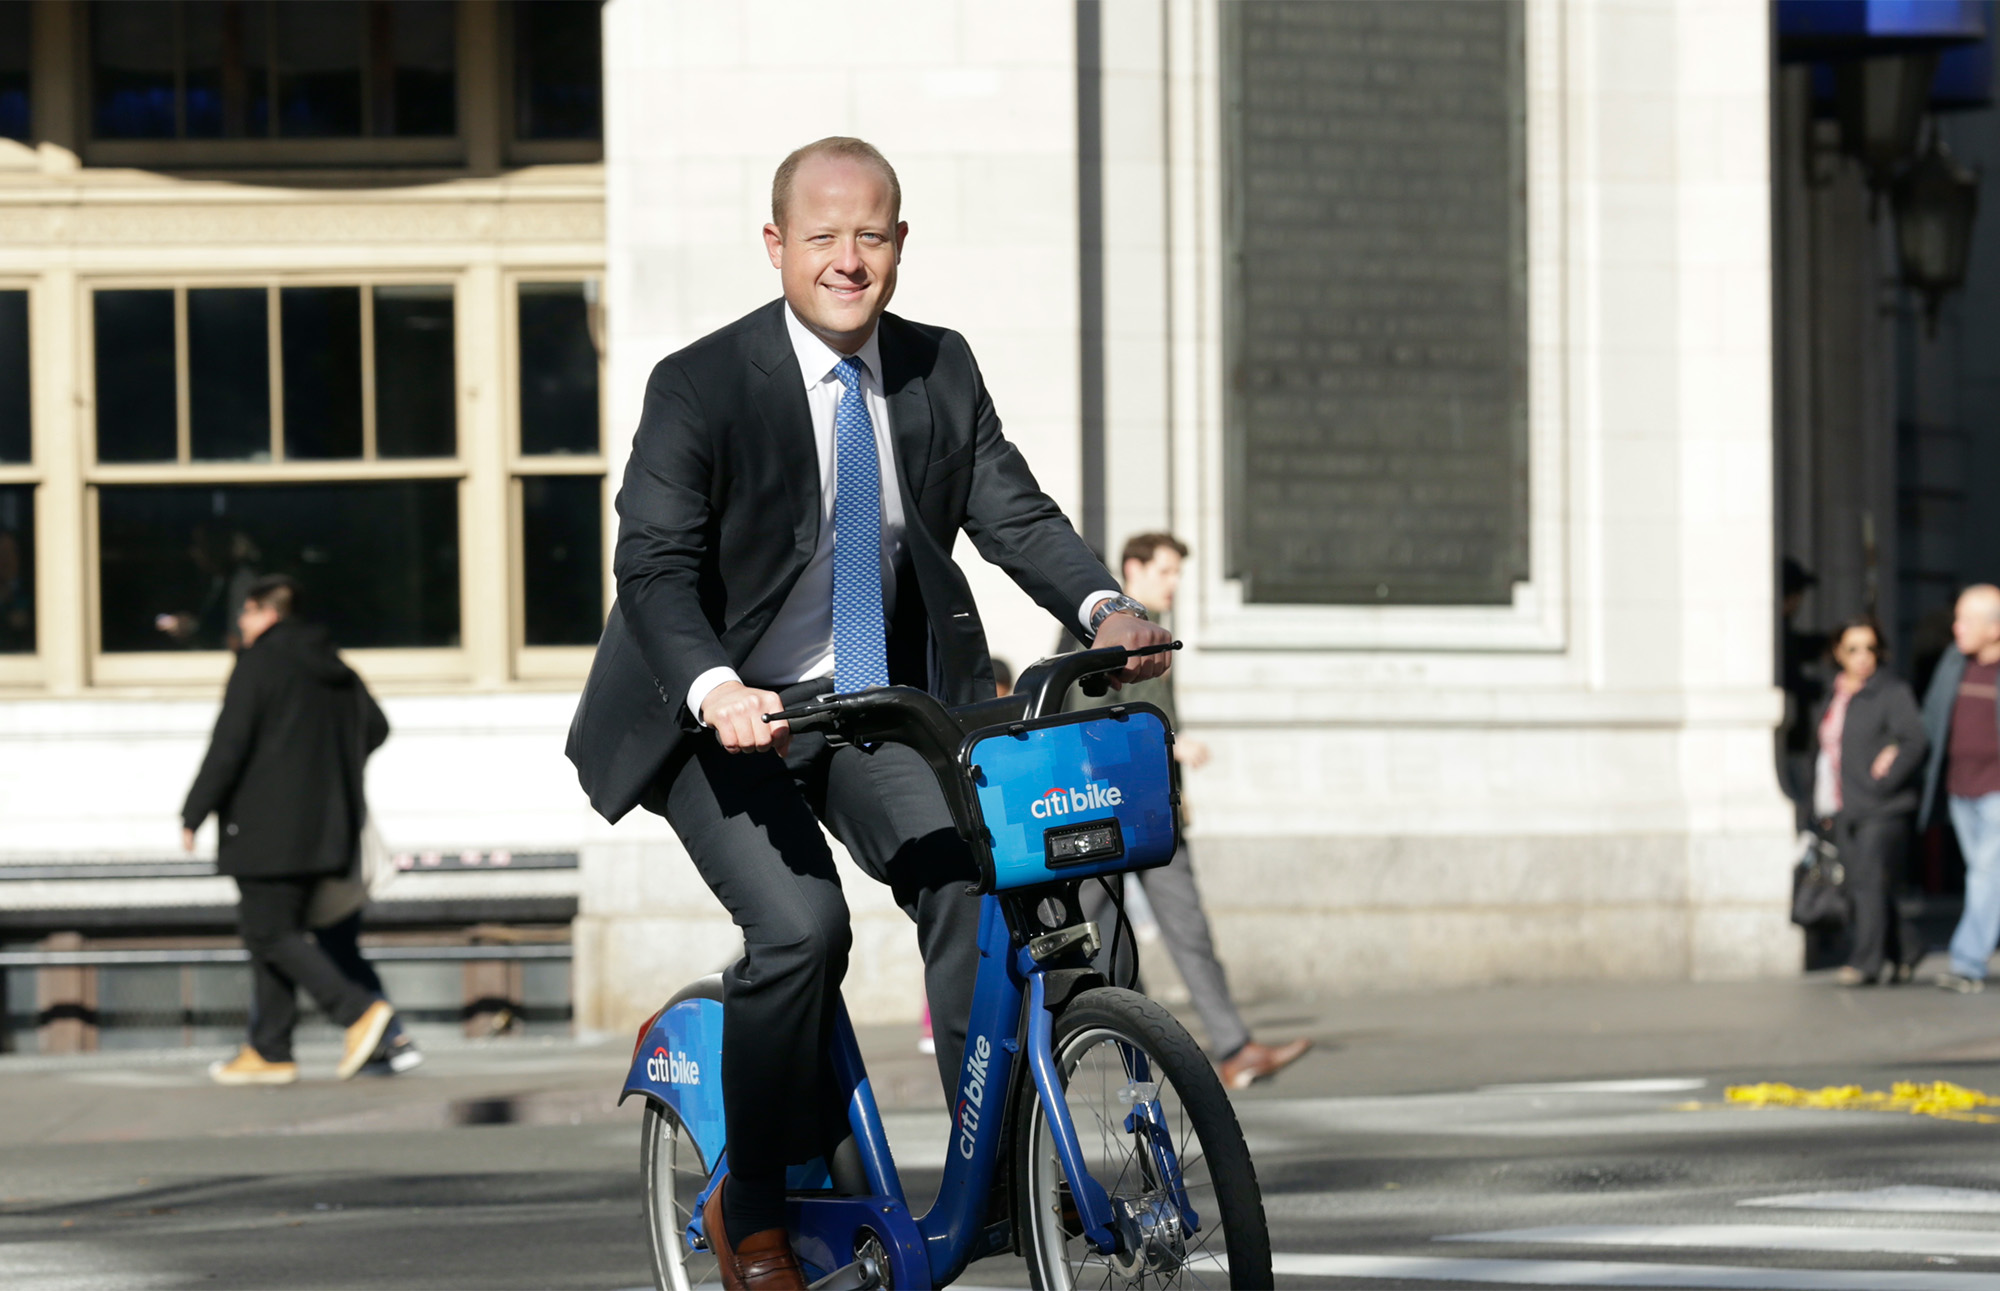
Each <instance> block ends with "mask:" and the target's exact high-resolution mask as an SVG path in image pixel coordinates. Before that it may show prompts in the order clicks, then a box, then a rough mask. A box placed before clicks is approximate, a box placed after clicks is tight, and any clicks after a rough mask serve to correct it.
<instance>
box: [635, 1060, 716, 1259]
mask: <svg viewBox="0 0 2000 1291" xmlns="http://www.w3.org/2000/svg"><path fill="white" fill-rule="evenodd" d="M639 1176H640V1180H641V1184H642V1187H641V1193H642V1195H643V1197H644V1205H645V1214H646V1237H647V1245H648V1246H649V1247H650V1248H651V1251H652V1256H653V1285H654V1286H655V1287H657V1288H658V1291H693V1288H695V1287H699V1286H702V1285H703V1284H713V1283H716V1282H719V1281H720V1280H721V1272H720V1270H719V1269H718V1267H717V1265H716V1260H715V1257H714V1256H713V1255H711V1254H709V1253H708V1252H707V1251H705V1250H702V1251H690V1250H689V1249H688V1246H687V1242H686V1240H685V1239H684V1237H683V1236H682V1234H683V1232H684V1231H685V1229H686V1227H687V1224H688V1222H689V1220H690V1219H691V1218H692V1217H693V1206H694V1197H695V1194H696V1193H698V1192H700V1191H701V1189H702V1187H703V1186H704V1185H705V1184H706V1182H707V1175H706V1171H705V1170H704V1168H703V1166H702V1163H701V1155H700V1151H699V1149H698V1148H697V1147H696V1145H695V1141H694V1138H693V1136H692V1135H690V1134H689V1133H688V1131H687V1127H686V1126H684V1125H682V1124H681V1120H680V1118H679V1117H678V1116H676V1115H674V1112H673V1109H672V1108H669V1107H663V1106H661V1105H660V1104H658V1103H656V1102H654V1101H652V1100H651V1099H647V1100H646V1116H645V1120H644V1122H643V1124H642V1127H641V1129H640V1138H639Z"/></svg>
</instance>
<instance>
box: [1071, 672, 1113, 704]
mask: <svg viewBox="0 0 2000 1291" xmlns="http://www.w3.org/2000/svg"><path fill="white" fill-rule="evenodd" d="M1076 688H1077V689H1078V690H1080V691H1082V692H1083V693H1084V694H1086V695H1088V696H1090V698H1092V699H1101V698H1103V697H1104V694H1105V692H1107V691H1109V690H1110V689H1111V674H1110V673H1105V672H1097V673H1092V674H1091V675H1090V676H1088V677H1085V678H1084V679H1083V680H1082V681H1079V682H1078V683H1076Z"/></svg>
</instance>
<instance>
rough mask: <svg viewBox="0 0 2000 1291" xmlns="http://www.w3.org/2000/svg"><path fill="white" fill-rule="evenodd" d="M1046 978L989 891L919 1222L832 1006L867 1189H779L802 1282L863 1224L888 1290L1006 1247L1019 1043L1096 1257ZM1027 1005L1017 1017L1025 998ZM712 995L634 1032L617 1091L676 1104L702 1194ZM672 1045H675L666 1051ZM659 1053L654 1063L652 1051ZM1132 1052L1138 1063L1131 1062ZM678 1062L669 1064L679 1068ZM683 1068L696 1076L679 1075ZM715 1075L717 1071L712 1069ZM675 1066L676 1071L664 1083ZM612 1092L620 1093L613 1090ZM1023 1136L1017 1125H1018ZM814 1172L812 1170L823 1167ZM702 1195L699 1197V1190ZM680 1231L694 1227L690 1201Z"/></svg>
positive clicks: (925, 1283) (1090, 1202)
mask: <svg viewBox="0 0 2000 1291" xmlns="http://www.w3.org/2000/svg"><path fill="white" fill-rule="evenodd" d="M1045 984H1046V977H1045V975H1044V972H1043V970H1042V968H1041V965H1040V964H1038V963H1037V962H1036V961H1035V960H1034V959H1033V957H1031V956H1030V955H1029V954H1028V952H1027V951H1026V949H1025V948H1024V949H1021V950H1018V951H1017V950H1015V949H1014V947H1013V944H1012V939H1011V938H1010V936H1009V932H1008V927H1007V919H1006V916H1005V914H1004V912H1003V911H1002V908H1001V904H1000V900H999V899H998V898H997V897H995V896H992V895H988V896H987V897H985V898H984V900H983V901H982V903H981V909H980V919H979V974H978V977H977V979H976V981H975V984H974V987H973V995H972V1016H971V1025H970V1029H969V1031H968V1032H967V1035H966V1043H965V1055H964V1059H963V1062H962V1064H961V1066H960V1068H959V1076H958V1081H957V1085H956V1089H955V1091H954V1096H953V1105H952V1132H951V1140H950V1147H949V1152H948V1155H947V1158H946V1162H945V1169H944V1182H943V1185H942V1186H941V1187H940V1188H939V1190H938V1197H937V1202H936V1204H934V1205H933V1206H932V1207H931V1209H930V1211H929V1212H928V1213H927V1214H925V1215H924V1216H923V1217H922V1218H921V1219H913V1218H912V1217H911V1215H910V1211H909V1206H908V1204H907V1202H906V1201H905V1199H904V1193H903V1183H902V1179H901V1178H900V1177H899V1176H898V1174H897V1172H896V1163H895V1160H894V1158H893V1157H892V1156H891V1154H890V1151H889V1141H888V1136H887V1135H886V1133H885V1132H884V1130H883V1126H882V1115H881V1112H880V1110H879V1109H878V1108H877V1107H876V1105H875V1094H874V1091H873V1090H872V1089H871V1088H870V1086H869V1083H868V1073H867V1070H866V1068H864V1067H863V1065H862V1061H861V1050H860V1047H859V1046H858V1045H857V1044H856V1042H855V1038H854V1028H853V1026H852V1025H851V1023H850V1022H849V1021H848V1017H847V1010H846V1007H845V1005H843V1006H842V1007H841V1009H840V1011H839V1014H838V1016H837V1018H836V1019H835V1029H834V1042H833V1043H834V1050H833V1065H834V1071H835V1075H836V1078H837V1079H838V1080H839V1082H840V1085H841V1088H842V1091H843V1095H844V1097H845V1100H846V1104H847V1120H848V1125H849V1127H850V1128H851V1129H852V1131H853V1133H854V1142H855V1145H856V1147H857V1148H858V1149H859V1152H860V1157H861V1163H862V1169H863V1172H864V1174H865V1175H866V1178H867V1183H868V1191H869V1195H867V1196H859V1197H856V1196H814V1195H805V1196H795V1197H793V1198H791V1199H790V1202H789V1204H790V1206H791V1208H792V1219H793V1225H792V1231H793V1233H794V1239H795V1241H794V1244H795V1247H796V1249H797V1251H798V1254H799V1257H800V1259H801V1261H802V1262H803V1263H804V1264H805V1265H806V1266H807V1274H808V1276H809V1277H810V1278H820V1277H824V1276H825V1275H826V1274H828V1273H830V1272H832V1271H834V1270H835V1269H838V1268H841V1267H844V1266H845V1265H847V1264H849V1263H851V1262H852V1261H853V1259H854V1255H853V1252H854V1250H855V1242H856V1239H857V1238H859V1237H861V1236H863V1231H864V1230H866V1231H868V1232H872V1233H874V1235H875V1236H876V1237H877V1238H878V1239H879V1240H880V1242H881V1245H882V1248H883V1251H884V1252H885V1254H886V1255H887V1257H888V1261H889V1265H890V1269H889V1272H890V1276H891V1278H892V1279H893V1282H894V1285H896V1286H898V1287H935V1286H943V1285H947V1284H948V1283H950V1282H951V1281H952V1280H953V1279H954V1278H956V1277H957V1276H958V1275H959V1274H960V1273H962V1272H963V1271H964V1270H965V1267H966V1265H968V1264H970V1263H971V1262H972V1261H973V1260H975V1259H978V1258H981V1257H983V1256H986V1255H990V1254H993V1253H995V1252H996V1251H999V1250H1001V1249H1004V1248H1005V1247H1006V1245H1007V1244H1008V1240H1009V1236H1010V1234H1011V1231H1012V1224H1011V1215H1010V1217H1009V1220H1008V1221H1005V1222H1002V1223H998V1224H992V1225H988V1224H986V1222H985V1221H986V1218H987V1214H988V1209H989V1200H990V1197H991V1194H992V1191H993V1181H994V1176H995V1173H996V1171H997V1169H998V1167H999V1163H1000V1153H1001V1151H1002V1149H1003V1148H1004V1147H1005V1146H1006V1143H1005V1139H1006V1129H1005V1127H1006V1117H1007V1107H1006V1103H1007V1096H1008V1091H1009V1089H1010V1088H1011V1082H1012V1080H1013V1076H1014V1061H1015V1059H1016V1058H1017V1057H1019V1056H1020V1053H1021V1050H1022V1049H1023V1047H1025V1048H1026V1050H1027V1056H1028V1070H1029V1074H1030V1076H1031V1077H1032V1079H1033V1080H1034V1082H1035V1088H1036V1092H1037V1093H1038V1094H1039V1095H1040V1098H1041V1103H1042V1107H1043V1109H1044V1114H1045V1115H1046V1117H1047V1120H1048V1125H1049V1130H1050V1134H1051V1137H1052V1138H1053V1139H1054V1142H1055V1149H1056V1155H1057V1159H1058V1160H1059V1162H1060V1163H1061V1165H1062V1169H1063V1174H1064V1176H1065V1177H1066V1178H1067V1179H1068V1181H1069V1184H1070V1193H1071V1197H1072V1199H1073V1201H1074V1202H1075V1205H1076V1210H1077V1215H1078V1218H1079V1219H1080V1220H1081V1221H1082V1229H1083V1236H1084V1238H1085V1239H1086V1240H1087V1241H1089V1242H1090V1244H1091V1245H1092V1246H1093V1247H1095V1248H1096V1249H1097V1250H1098V1251H1099V1252H1100V1253H1105V1254H1108V1253H1110V1252H1111V1251H1112V1250H1113V1249H1114V1247H1115V1244H1116V1239H1115V1237H1114V1233H1113V1216H1112V1209H1111V1202H1110V1198H1109V1196H1108V1195H1107V1194H1106V1192H1105V1190H1104V1188H1103V1186H1102V1185H1101V1184H1100V1183H1099V1182H1098V1181H1097V1180H1096V1179H1093V1178H1092V1177H1091V1176H1090V1174H1089V1171H1088V1170H1087V1169H1086V1167H1085V1165H1084V1160H1083V1151H1082V1148H1081V1146H1080V1145H1079V1143H1078V1141H1077V1136H1076V1127H1075V1125H1074V1124H1073V1123H1072V1121H1071V1119H1070V1114H1069V1105H1068V1103H1067V1102H1066V1101H1065V1100H1064V1098H1063V1086H1062V1080H1061V1074H1060V1072H1059V1071H1058V1069H1057V1067H1056V1061H1055V1055H1054V1051H1053V1044H1052V1041H1053V1032H1054V1018H1053V1017H1052V1016H1051V1014H1050V1011H1049V1009H1048V1007H1047V1003H1046V1000H1045V996H1044V987H1045ZM1024 997H1025V998H1026V1001H1027V1014H1026V1019H1025V1026H1024V1025H1023V1017H1022V1001H1023V998H1024ZM720 1037H721V1005H720V1004H719V1003H717V1002H715V1001H713V1000H707V999H699V1000H684V1001H683V1002H682V1003H680V1004H678V1005H675V1006H674V1007H672V1008H670V1009H667V1010H665V1011H663V1012H662V1013H661V1015H660V1016H659V1017H658V1018H656V1019H654V1021H653V1023H652V1025H651V1027H650V1028H649V1029H648V1031H647V1032H646V1034H645V1035H644V1036H643V1037H642V1038H641V1040H640V1043H639V1046H638V1049H637V1051H636V1053H635V1055H634V1058H633V1063H632V1069H631V1072H630V1074H629V1075H628V1076H627V1077H626V1082H625V1089H624V1093H625V1094H626V1095H630V1094H641V1095H644V1096H645V1097H647V1098H650V1099H653V1100H654V1101H656V1102H658V1103H661V1104H663V1105H665V1106H667V1107H670V1108H673V1109H674V1110H675V1112H676V1114H677V1115H679V1116H680V1119H681V1121H682V1123H683V1125H685V1126H686V1127H687V1129H688V1132H689V1134H690V1136H691V1137H693V1138H694V1140H695V1146H696V1148H697V1150H698V1151H700V1152H701V1153H702V1164H703V1165H704V1166H705V1167H706V1168H707V1170H708V1173H709V1181H708V1184H707V1186H706V1187H705V1188H704V1189H703V1190H702V1192H701V1194H700V1199H705V1198H706V1197H707V1195H708V1192H709V1191H710V1190H712V1189H713V1188H714V1187H715V1185H716V1182H717V1180H718V1179H719V1178H720V1176H721V1169H722V1167H724V1166H725V1165H726V1156H727V1154H726V1152H725V1151H722V1150H720V1148H721V1145H718V1144H717V1143H714V1142H704V1141H702V1135H703V1134H704V1133H706V1134H708V1135H709V1136H710V1138H711V1139H713V1138H715V1137H717V1136H718V1135H719V1134H721V1133H723V1132H724V1131H723V1122H722V1118H721V1101H720V1098H721V1091H720V1083H719V1081H717V1080H715V1079H714V1078H713V1077H711V1079H710V1080H709V1081H708V1082H707V1083H706V1084H702V1083H701V1082H700V1081H699V1071H698V1070H697V1069H696V1068H695V1067H690V1066H689V1065H688V1064H689V1062H690V1058H689V1054H688V1052H687V1047H688V1046H689V1045H690V1044H692V1045H694V1046H696V1048H697V1050H698V1053H697V1054H696V1056H695V1057H694V1058H693V1059H692V1061H693V1062H694V1063H696V1064H700V1063H703V1062H708V1063H714V1062H716V1060H717V1058H718V1056H719V1054H720ZM677 1046H678V1048H677ZM1126 1052H1127V1057H1126V1062H1127V1064H1128V1069H1131V1070H1132V1073H1133V1078H1134V1079H1135V1080H1141V1079H1144V1078H1145V1074H1146V1072H1145V1059H1144V1056H1143V1055H1141V1054H1137V1053H1135V1052H1133V1051H1130V1050H1127V1051H1126ZM663 1057H664V1059H665V1060H664V1061H663ZM1135 1062H1136V1064H1137V1066H1136V1067H1133V1064H1134V1063H1135ZM676 1064H678V1065H676ZM690 1073H693V1074H694V1076H695V1079H694V1080H692V1081H690V1080H688V1079H686V1077H687V1076H688V1075H689V1074H690ZM714 1074H715V1075H717V1076H719V1075H720V1071H719V1067H718V1068H717V1070H716V1071H715V1073H714ZM676 1076H679V1077H681V1079H678V1080H677V1079H674V1077H676ZM621 1101H622V1096H621ZM1141 1120H1143V1121H1146V1122H1149V1123H1151V1125H1152V1126H1154V1127H1158V1126H1160V1125H1161V1124H1162V1122H1163V1116H1162V1113H1161V1111H1160V1108H1159V1103H1158V1100H1157V1099H1153V1100H1150V1101H1148V1102H1145V1103H1143V1104H1139V1105H1135V1106H1134V1108H1133V1111H1132V1116H1131V1117H1129V1118H1128V1120H1127V1128H1128V1130H1130V1129H1132V1128H1134V1127H1136V1126H1137V1125H1138V1124H1139V1123H1140V1121H1141ZM1014 1132H1015V1133H1026V1132H1027V1126H1025V1125H1022V1126H1016V1127H1015V1129H1014ZM1147 1140H1148V1142H1149V1144H1150V1145H1151V1146H1152V1149H1153V1150H1152V1156H1153V1158H1154V1161H1155V1164H1156V1167H1157V1168H1158V1169H1159V1170H1160V1173H1161V1177H1162V1178H1163V1179H1164V1180H1166V1181H1167V1183H1168V1186H1169V1189H1170V1190H1171V1193H1172V1195H1173V1197H1174V1201H1175V1203H1176V1204H1177V1205H1178V1206H1179V1208H1180V1209H1181V1211H1182V1214H1183V1218H1184V1221H1186V1222H1187V1223H1188V1230H1189V1231H1193V1230H1194V1229H1195V1227H1197V1224H1196V1223H1195V1221H1196V1216H1195V1214H1194V1212H1193V1208H1192V1207H1191V1206H1189V1205H1188V1203H1187V1198H1186V1194H1185V1192H1184V1191H1182V1190H1181V1188H1180V1187H1179V1179H1180V1171H1179V1166H1178V1163H1177V1161H1176V1160H1175V1154H1174V1149H1173V1143H1172V1139H1171V1136H1169V1135H1166V1134H1164V1133H1161V1132H1151V1133H1148V1135H1147ZM822 1178H823V1176H822ZM698 1200H699V1199H698ZM696 1210H697V1214H696V1217H695V1221H694V1223H693V1224H691V1225H690V1226H689V1230H688V1235H689V1236H693V1235H695V1234H697V1233H699V1231H700V1223H701V1220H700V1214H699V1206H697V1207H696Z"/></svg>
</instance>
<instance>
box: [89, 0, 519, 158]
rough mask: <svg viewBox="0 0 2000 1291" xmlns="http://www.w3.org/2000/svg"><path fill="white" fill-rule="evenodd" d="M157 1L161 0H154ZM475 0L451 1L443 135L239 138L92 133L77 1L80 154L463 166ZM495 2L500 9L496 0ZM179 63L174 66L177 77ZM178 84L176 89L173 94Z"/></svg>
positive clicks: (474, 106) (470, 107)
mask: <svg viewBox="0 0 2000 1291" xmlns="http://www.w3.org/2000/svg"><path fill="white" fill-rule="evenodd" d="M155 2H156V3H158V2H164V0H155ZM475 7H476V6H475V5H473V4H469V3H467V0H454V4H453V17H454V24H453V56H454V59H455V60H456V61H455V62H454V65H453V66H454V72H453V76H454V80H455V82H456V84H455V87H454V95H455V97H456V99H457V104H456V115H457V129H456V130H455V131H454V132H453V133H451V134H449V135H433V136H425V137H415V138H407V137H405V138H399V137H396V136H393V135H390V136H379V137H378V136H373V135H367V134H363V135H359V136H343V137H337V138H318V139H314V138H303V139H302V138H287V137H284V136H281V135H268V136H263V137H259V138H247V137H246V138H240V139H184V138H174V139H101V138H99V137H98V135H97V130H96V120H95V115H96V114H95V112H94V104H95V98H96V89H97V85H96V66H95V61H94V58H93V54H92V48H93V46H92V24H93V23H94V22H95V21H96V16H97V15H96V6H95V5H94V4H81V5H78V6H77V8H78V11H79V12H78V17H77V20H76V36H75V39H74V41H73V43H72V52H73V54H74V58H75V62H74V65H73V74H74V83H75V87H76V100H75V109H74V110H75V112H76V122H77V133H78V136H79V141H80V143H81V145H82V153H83V160H84V162H85V164H87V165H91V166H129V167H135V168H145V169H161V170H187V169H202V168H205V167H240V166H247V167H254V168H258V169H269V170H289V169H296V168H299V167H302V166H303V167H310V168H319V167H323V166H429V167H437V168H443V169H462V168H464V167H466V166H467V165H468V164H469V156H470V143H469V140H470V137H471V134H472V130H471V128H470V126H469V124H468V120H467V114H468V112H470V111H476V110H478V109H479V106H480V103H481V101H482V97H483V96H482V95H480V94H479V93H478V92H477V91H473V90H471V89H470V87H469V86H468V81H469V80H470V76H469V75H468V73H469V72H471V71H472V70H473V69H475V68H480V69H481V71H482V73H483V70H484V69H483V65H482V64H480V63H478V62H475V61H474V56H475V55H476V54H477V53H478V52H479V51H478V41H477V38H476V36H475V35H474V33H473V32H472V31H471V30H470V28H471V25H472V22H473V16H472V13H471V10H472V9H474V8H475ZM500 7H501V8H503V9H504V8H505V7H506V5H505V3H504V0H501V4H500ZM510 69H511V64H506V65H503V67H502V69H501V79H503V80H506V79H509V76H508V72H509V70H510ZM181 71H182V69H181V67H180V65H179V63H178V62H177V63H176V65H175V76H176V81H177V82H178V81H179V79H180V76H181ZM179 92H180V91H177V93H179ZM368 100H369V95H368V94H367V93H366V88H365V82H364V90H363V94H362V111H363V114H364V120H365V115H366V113H367V112H368V111H369V107H368Z"/></svg>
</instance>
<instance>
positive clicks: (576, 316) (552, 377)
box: [515, 281, 605, 647]
mask: <svg viewBox="0 0 2000 1291" xmlns="http://www.w3.org/2000/svg"><path fill="white" fill-rule="evenodd" d="M515 319H516V332H515V342H516V344H515V354H516V363H515V366H516V369H517V372H518V374H519V380H518V386H517V394H518V408H519V413H518V417H517V422H518V426H519V431H518V433H519V436H520V437H519V439H518V440H517V441H516V455H517V462H518V465H517V467H516V474H517V476H518V477H519V478H518V481H517V484H516V494H517V516H518V531H519V534H520V553H521V555H520V564H519V568H520V573H521V589H520V607H521V608H520V615H519V620H518V621H519V625H520V640H521V643H522V644H523V645H525V646H530V647H536V646H590V645H595V644H596V643H597V638H598V634H599V631H600V630H601V629H602V628H603V626H604V609H605V590H604V465H603V452H604V445H603V420H604V417H603V406H602V403H601V383H600V381H599V367H600V360H599V352H600V342H599V339H598V338H599V336H600V331H599V329H600V327H601V325H602V313H601V311H600V310H599V309H598V297H597V284H596V283H595V282H576V281H568V282H522V283H519V284H517V286H516V292H515Z"/></svg>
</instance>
